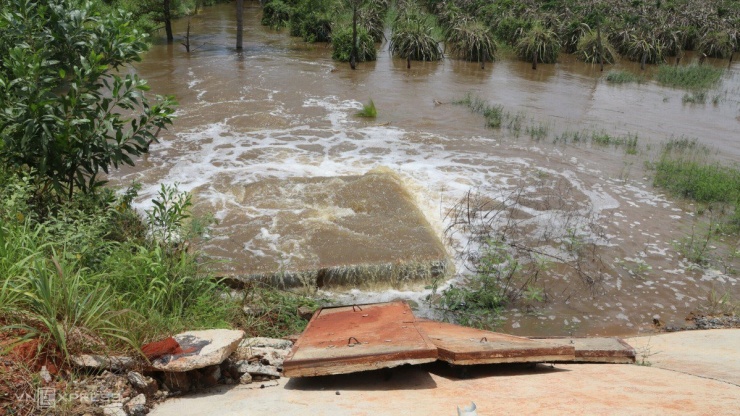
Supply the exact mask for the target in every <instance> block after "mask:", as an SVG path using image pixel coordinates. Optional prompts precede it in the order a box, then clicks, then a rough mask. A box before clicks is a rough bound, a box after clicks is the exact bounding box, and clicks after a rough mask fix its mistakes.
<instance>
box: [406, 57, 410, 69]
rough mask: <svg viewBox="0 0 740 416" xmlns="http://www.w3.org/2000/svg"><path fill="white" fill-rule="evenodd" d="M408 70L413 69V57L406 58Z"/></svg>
mask: <svg viewBox="0 0 740 416" xmlns="http://www.w3.org/2000/svg"><path fill="white" fill-rule="evenodd" d="M406 69H411V55H409V56H407V57H406Z"/></svg>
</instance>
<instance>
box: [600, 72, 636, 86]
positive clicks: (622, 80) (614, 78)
mask: <svg viewBox="0 0 740 416" xmlns="http://www.w3.org/2000/svg"><path fill="white" fill-rule="evenodd" d="M606 82H608V83H611V84H630V83H635V82H636V83H642V82H643V78H642V77H640V76H637V75H635V74H633V73H632V72H629V71H617V70H612V71H609V73H608V74H606Z"/></svg>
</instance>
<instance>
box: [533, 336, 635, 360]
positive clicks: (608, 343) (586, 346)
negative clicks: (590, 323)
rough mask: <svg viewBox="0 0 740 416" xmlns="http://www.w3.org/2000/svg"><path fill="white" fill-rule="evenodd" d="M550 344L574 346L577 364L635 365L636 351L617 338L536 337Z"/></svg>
mask: <svg viewBox="0 0 740 416" xmlns="http://www.w3.org/2000/svg"><path fill="white" fill-rule="evenodd" d="M530 339H533V340H537V341H543V342H547V343H550V344H558V345H572V346H573V347H575V349H576V357H575V360H574V361H575V362H577V363H611V364H633V363H634V362H635V349H634V348H632V347H631V346H630V345H629V344H627V343H626V342H624V341H623V340H622V339H619V338H616V337H593V338H591V337H589V338H580V337H542V338H540V337H534V338H530Z"/></svg>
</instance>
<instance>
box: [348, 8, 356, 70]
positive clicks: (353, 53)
mask: <svg viewBox="0 0 740 416" xmlns="http://www.w3.org/2000/svg"><path fill="white" fill-rule="evenodd" d="M349 67H350V68H352V69H355V68H357V2H352V51H351V52H350V53H349Z"/></svg>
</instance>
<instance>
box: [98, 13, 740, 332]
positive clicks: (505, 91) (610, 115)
mask: <svg viewBox="0 0 740 416" xmlns="http://www.w3.org/2000/svg"><path fill="white" fill-rule="evenodd" d="M233 7H234V6H233V4H226V5H220V6H214V7H209V8H205V9H204V10H203V11H202V12H201V13H200V14H199V15H198V16H195V17H192V18H191V19H190V22H191V39H190V42H191V48H192V51H191V52H190V53H186V51H185V48H184V47H183V46H182V45H181V44H180V40H181V39H182V36H184V34H185V32H186V27H187V22H188V20H187V19H184V20H180V21H177V22H176V23H175V27H174V31H175V34H176V41H175V43H174V44H171V45H167V44H164V43H163V42H162V41H161V39H155V40H154V45H153V47H152V48H151V50H150V51H149V52H148V53H147V54H146V55H145V56H144V59H143V61H142V62H141V63H138V64H137V65H136V66H135V68H134V69H133V70H135V71H136V72H138V73H139V74H140V75H141V76H142V77H143V78H144V79H147V80H148V81H149V83H150V85H151V87H152V91H154V92H156V93H158V94H172V95H175V96H176V98H177V100H178V101H179V107H178V110H177V119H176V121H175V124H174V126H172V128H171V129H170V130H169V131H167V132H164V133H163V134H161V136H160V139H161V141H160V143H158V144H156V145H153V146H152V149H151V153H150V154H149V155H148V156H147V157H146V158H144V159H142V160H140V161H139V162H138V163H137V165H136V167H135V168H132V169H124V170H121V171H118V172H116V173H115V174H114V177H113V182H114V184H116V185H120V186H125V185H128V184H130V183H131V182H132V181H134V180H136V181H138V182H140V183H141V184H142V185H143V190H142V192H141V198H140V199H139V201H138V203H139V206H140V207H141V208H147V207H148V206H149V205H150V202H149V201H150V200H151V198H153V197H154V196H155V195H156V193H157V191H158V188H159V184H161V183H179V188H180V189H181V190H185V191H190V192H192V193H193V194H194V197H195V201H196V205H195V209H196V211H197V212H200V213H204V212H210V213H212V214H213V215H214V216H215V217H216V218H217V219H218V220H219V224H218V225H216V226H214V227H213V232H212V237H213V238H212V239H211V240H209V241H208V243H207V244H206V246H205V247H204V249H205V251H206V252H207V253H210V254H211V255H213V256H215V257H217V258H220V259H222V260H224V261H223V262H221V263H220V265H219V267H220V272H222V273H237V274H238V273H239V272H240V271H245V270H246V271H248V269H249V265H250V264H252V263H255V264H257V263H259V264H260V265H270V264H272V265H274V267H277V268H278V270H285V271H289V270H290V268H291V264H294V263H295V262H299V261H303V262H304V263H305V262H306V261H309V260H310V256H312V255H314V254H306V253H309V252H307V251H304V248H305V247H307V246H308V245H309V244H310V242H311V239H312V237H315V234H314V230H323V231H321V232H326V233H328V231H326V230H327V227H331V226H335V227H342V226H343V224H344V225H345V227H344V228H345V229H347V230H350V231H352V232H355V233H357V232H358V231H356V229H359V228H362V229H368V230H370V229H374V228H378V229H381V228H383V227H381V225H382V223H383V222H382V219H381V220H378V222H377V224H378V227H372V225H363V226H362V227H356V228H354V229H353V227H351V226H347V224H352V221H353V216H355V215H358V216H359V215H360V214H361V212H362V208H361V207H362V203H361V201H371V200H372V198H371V197H370V196H368V195H363V194H362V192H358V193H357V195H356V197H357V200H358V201H359V202H358V203H357V204H355V205H353V204H352V203H351V201H350V202H347V203H343V205H341V206H338V205H332V204H329V203H324V202H322V201H328V200H331V199H332V195H333V192H334V191H335V189H334V188H332V187H333V186H339V185H341V184H342V183H344V182H343V181H345V182H346V180H332V179H331V178H347V177H359V176H361V175H365V174H367V173H368V172H371V171H374V170H378V169H380V170H382V171H384V172H390V173H391V174H392V175H393V177H395V178H398V181H400V183H401V184H402V185H403V188H404V192H405V193H407V194H408V195H410V196H411V197H410V198H411V199H412V200H413V201H412V202H413V203H415V204H416V206H418V209H419V210H420V212H421V213H423V216H424V217H425V220H426V223H427V227H428V228H429V230H430V231H431V233H432V234H433V235H434V236H436V238H438V241H441V242H442V244H444V250H446V251H447V252H448V255H449V258H450V261H451V262H452V263H454V269H455V270H456V272H453V273H451V274H448V275H446V276H445V277H444V278H443V279H442V281H439V282H437V283H438V284H439V287H440V288H444V287H445V286H446V285H448V284H455V285H457V284H464V281H465V279H466V275H465V270H466V261H465V260H464V258H463V257H464V256H463V257H461V256H460V255H459V253H460V250H462V249H463V248H464V247H466V246H469V244H471V235H470V234H469V233H466V232H465V230H463V229H455V227H453V222H455V221H456V219H455V217H454V216H451V215H450V211H451V210H452V209H453V208H454V207H456V206H458V207H459V205H458V202H459V201H460V200H461V199H462V198H465V197H466V196H471V195H472V196H473V197H474V198H475V199H476V200H477V201H498V202H507V201H508V202H509V203H510V204H509V205H507V206H508V207H509V208H511V209H512V210H513V211H510V213H509V216H508V217H507V218H508V219H507V220H505V221H504V222H505V223H506V224H512V221H515V222H516V224H517V225H518V226H519V227H520V228H519V230H520V234H519V235H518V236H517V238H519V239H520V240H521V241H523V242H525V243H526V242H529V243H531V244H533V246H536V247H537V249H538V250H539V251H541V252H542V255H543V256H544V257H545V258H547V259H550V260H552V259H556V258H557V259H565V260H567V259H569V258H571V257H572V256H573V255H574V252H576V251H579V250H581V249H582V248H584V247H586V248H588V249H589V250H591V253H592V257H591V258H588V259H587V263H588V265H587V266H588V267H589V269H588V270H589V271H588V273H586V274H585V275H584V274H578V273H576V272H574V271H573V270H572V268H571V267H567V266H564V265H562V264H558V262H557V261H550V263H551V264H550V265H549V266H548V267H547V272H546V273H543V275H542V276H541V277H540V278H539V280H538V281H537V282H536V284H537V286H538V287H540V288H541V290H542V294H543V295H544V297H545V298H546V300H547V301H546V302H537V301H533V302H532V303H531V304H530V305H528V306H526V305H525V306H521V307H518V308H517V309H516V310H513V311H510V312H509V313H508V314H507V315H506V319H505V320H504V321H503V322H502V324H501V330H503V331H506V332H509V333H512V334H522V335H543V334H544V335H568V334H573V335H587V334H591V335H595V334H614V335H624V334H633V333H638V332H640V331H643V330H649V329H650V328H652V326H653V319H654V318H658V319H659V320H660V321H662V322H665V323H678V324H680V323H681V322H682V321H683V319H684V317H685V316H686V315H687V314H688V313H689V312H690V311H692V310H695V309H697V308H699V307H701V306H702V305H705V304H707V302H708V300H707V298H708V295H709V294H710V293H711V292H712V291H714V292H715V293H719V294H724V293H729V294H730V295H732V296H734V297H735V299H737V298H738V297H740V280H739V279H740V276H738V275H737V274H736V273H737V271H736V270H737V269H740V264H739V262H738V258H737V257H735V258H734V259H733V258H732V257H731V256H725V257H724V258H726V259H729V260H728V262H726V263H725V264H724V265H723V266H721V265H720V266H716V267H714V268H710V269H700V268H698V267H695V266H693V265H692V264H691V263H690V262H689V261H687V260H685V259H684V258H683V256H682V255H681V254H679V252H678V251H677V250H676V242H677V241H680V240H681V239H683V238H685V237H686V236H688V235H691V233H692V230H694V229H695V227H696V224H697V213H696V207H694V206H692V205H691V204H688V203H685V202H681V201H677V200H675V199H673V198H671V197H670V196H668V195H666V194H665V193H664V192H662V191H661V190H659V189H655V188H653V186H652V182H651V178H650V172H649V171H647V170H645V162H649V161H650V160H654V158H655V154H656V152H657V150H658V149H659V147H660V144H661V143H662V142H664V141H665V140H667V139H669V138H671V137H682V136H683V137H688V138H696V139H698V140H699V142H700V143H703V144H705V145H707V146H709V147H710V148H711V149H713V152H714V153H715V154H714V157H716V158H717V159H721V160H723V161H724V162H725V163H738V162H740V62H737V60H736V61H735V62H734V63H733V64H732V66H730V67H729V68H728V69H727V70H726V71H725V74H724V75H723V77H722V81H721V83H720V84H719V85H718V86H717V87H716V88H715V89H713V90H711V91H710V92H709V93H708V97H709V99H708V100H707V104H685V103H684V102H683V100H682V97H683V96H684V94H685V93H686V92H685V91H683V90H679V89H671V88H665V87H661V86H659V85H657V84H656V83H654V82H652V81H651V82H646V83H641V84H627V85H610V84H608V83H607V82H606V80H605V77H606V72H607V71H608V70H609V69H611V67H608V68H607V70H606V71H605V72H603V73H602V72H600V71H599V70H598V67H596V66H591V65H586V64H583V63H579V62H577V61H575V59H574V58H572V57H571V56H568V55H564V56H562V57H561V60H560V62H559V63H558V64H555V65H540V66H539V67H538V69H537V70H536V71H533V70H532V69H531V65H530V64H528V63H523V62H519V61H516V60H513V59H502V60H500V61H498V62H495V63H493V64H491V63H489V64H487V65H486V67H485V68H484V69H481V68H480V66H479V65H478V64H475V63H467V62H463V61H457V60H453V59H447V60H444V61H441V62H438V63H420V62H412V65H411V69H406V62H405V61H403V60H398V59H393V58H392V57H390V56H389V54H388V52H387V44H383V45H381V46H380V51H379V54H378V60H377V62H371V63H362V64H360V65H359V67H358V69H357V70H356V71H352V70H350V68H349V65H348V64H343V63H339V62H334V61H332V60H331V50H330V48H329V47H328V46H327V45H326V44H306V43H304V42H302V41H301V40H300V39H299V38H291V37H289V36H288V34H287V32H286V31H282V32H276V31H272V30H270V29H268V28H266V27H263V26H261V25H260V24H259V19H260V16H261V11H260V9H259V5H258V3H250V4H249V5H248V7H247V8H246V13H245V33H244V39H245V44H244V49H243V51H241V52H239V53H237V52H236V51H235V50H234V44H235V29H234V26H235V25H234V24H233ZM710 64H712V65H715V66H718V67H725V68H727V67H728V62H727V61H712V62H710ZM617 68H619V69H626V70H631V71H636V72H637V71H639V68H637V67H635V66H633V65H632V63H628V62H624V63H621V64H618V65H617ZM651 70H654V69H648V71H651ZM467 93H470V94H472V95H473V96H478V97H480V98H482V99H484V100H486V101H488V102H489V103H490V104H492V105H502V106H503V108H504V111H505V112H507V113H508V114H509V118H508V119H507V120H516V121H517V123H518V125H515V126H509V127H506V126H505V127H502V128H500V129H487V128H485V126H484V120H483V118H482V117H481V116H480V115H477V114H473V113H472V112H470V111H469V109H468V108H466V107H465V106H462V105H454V104H453V102H454V101H455V100H460V99H462V98H463V97H465V95H466V94H467ZM370 99H372V100H373V101H374V103H375V105H376V107H377V109H378V116H377V118H375V119H362V118H359V117H356V116H355V113H356V112H357V111H358V110H359V109H360V108H362V104H363V103H367V102H368V101H369V100H370ZM593 131H598V132H600V131H605V132H607V133H608V134H610V135H613V136H621V135H627V134H631V135H637V137H638V146H637V149H638V151H637V152H636V153H637V154H627V153H626V152H625V150H624V148H619V147H610V146H606V147H603V146H596V145H593V144H590V143H581V144H575V145H574V144H562V143H561V142H557V143H554V142H555V138H556V137H558V136H559V135H562V134H564V133H568V132H570V133H573V132H589V134H590V132H593ZM319 178H322V179H319ZM307 184H314V185H312V186H311V187H308V186H307ZM315 184H320V185H321V186H318V185H315ZM309 188H310V189H311V190H310V192H313V194H311V195H309V196H306V195H305V192H308V190H307V189H309ZM316 188H320V189H316ZM337 189H338V188H337ZM382 191H383V190H382V189H381V190H379V191H378V190H377V189H376V190H375V191H374V192H381V193H382ZM321 195H325V197H321ZM351 196H352V195H351V194H350V195H349V197H348V196H347V195H344V196H343V197H342V198H343V200H345V201H346V200H347V199H348V198H349V199H351ZM296 201H313V202H311V206H302V204H303V203H298V202H296ZM390 215H392V214H390ZM285 218H292V221H294V222H295V224H297V227H298V226H300V227H299V228H295V230H293V232H291V230H290V229H291V225H290V223H286V222H285V221H284V220H283V219H285ZM458 219H459V218H458ZM358 221H359V217H358ZM507 221H508V222H507ZM389 223H392V221H389ZM385 228H387V227H385ZM463 228H464V227H463ZM296 230H299V231H296ZM353 230H355V231H353ZM446 230H447V231H448V232H445V231H446ZM348 232H349V231H348ZM368 232H369V231H368ZM384 232H386V233H387V234H385V235H387V237H384V238H388V239H389V245H388V246H390V245H391V244H390V241H391V240H393V241H395V240H400V237H401V236H399V235H396V236H394V230H384ZM395 232H397V233H407V232H408V230H406V229H405V228H404V227H399V229H398V230H397V231H395ZM327 235H328V234H327ZM396 237H398V238H396ZM404 237H408V236H407V235H404ZM545 240H547V241H549V243H547V244H543V243H542V241H545ZM538 242H539V243H538ZM729 244H730V246H729V248H728V247H720V246H718V247H716V250H718V251H722V252H732V250H738V249H740V247H738V246H737V240H735V241H734V242H729ZM327 247H331V245H327ZM384 249H387V247H385V248H384ZM333 250H335V251H333V252H332V253H333V254H336V253H337V252H341V251H351V248H348V247H334V248H333ZM356 250H358V251H363V250H370V248H368V247H362V246H361V244H358V247H356ZM312 253H318V254H315V255H316V256H317V258H321V257H322V255H324V254H326V255H328V254H332V253H323V254H322V253H321V252H320V251H319V252H312ZM370 254H372V253H370ZM329 257H330V256H329ZM249 259H252V261H250V260H249ZM306 259H308V260H306ZM317 261H318V260H317ZM733 262H734V263H733ZM260 267H262V266H260ZM265 267H267V266H265ZM451 269H452V268H451ZM246 271H245V273H246ZM369 278H370V277H369ZM372 283H373V284H372V285H365V287H364V288H363V289H362V290H359V289H356V290H348V289H346V288H345V289H342V290H339V289H333V288H331V287H323V288H320V290H321V292H320V294H321V296H324V297H329V298H334V299H336V300H337V301H339V302H346V303H363V302H370V301H385V300H392V299H397V298H402V299H409V300H412V301H414V302H416V304H417V305H418V308H419V309H420V311H419V313H420V314H428V315H431V314H432V313H433V311H432V310H429V309H428V308H427V307H426V306H425V303H424V299H425V297H426V296H427V295H429V293H430V291H429V290H428V289H425V288H424V285H425V284H428V282H425V283H424V284H419V285H418V286H416V287H413V286H411V287H409V286H404V287H388V285H385V284H384V282H382V281H377V282H372Z"/></svg>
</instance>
